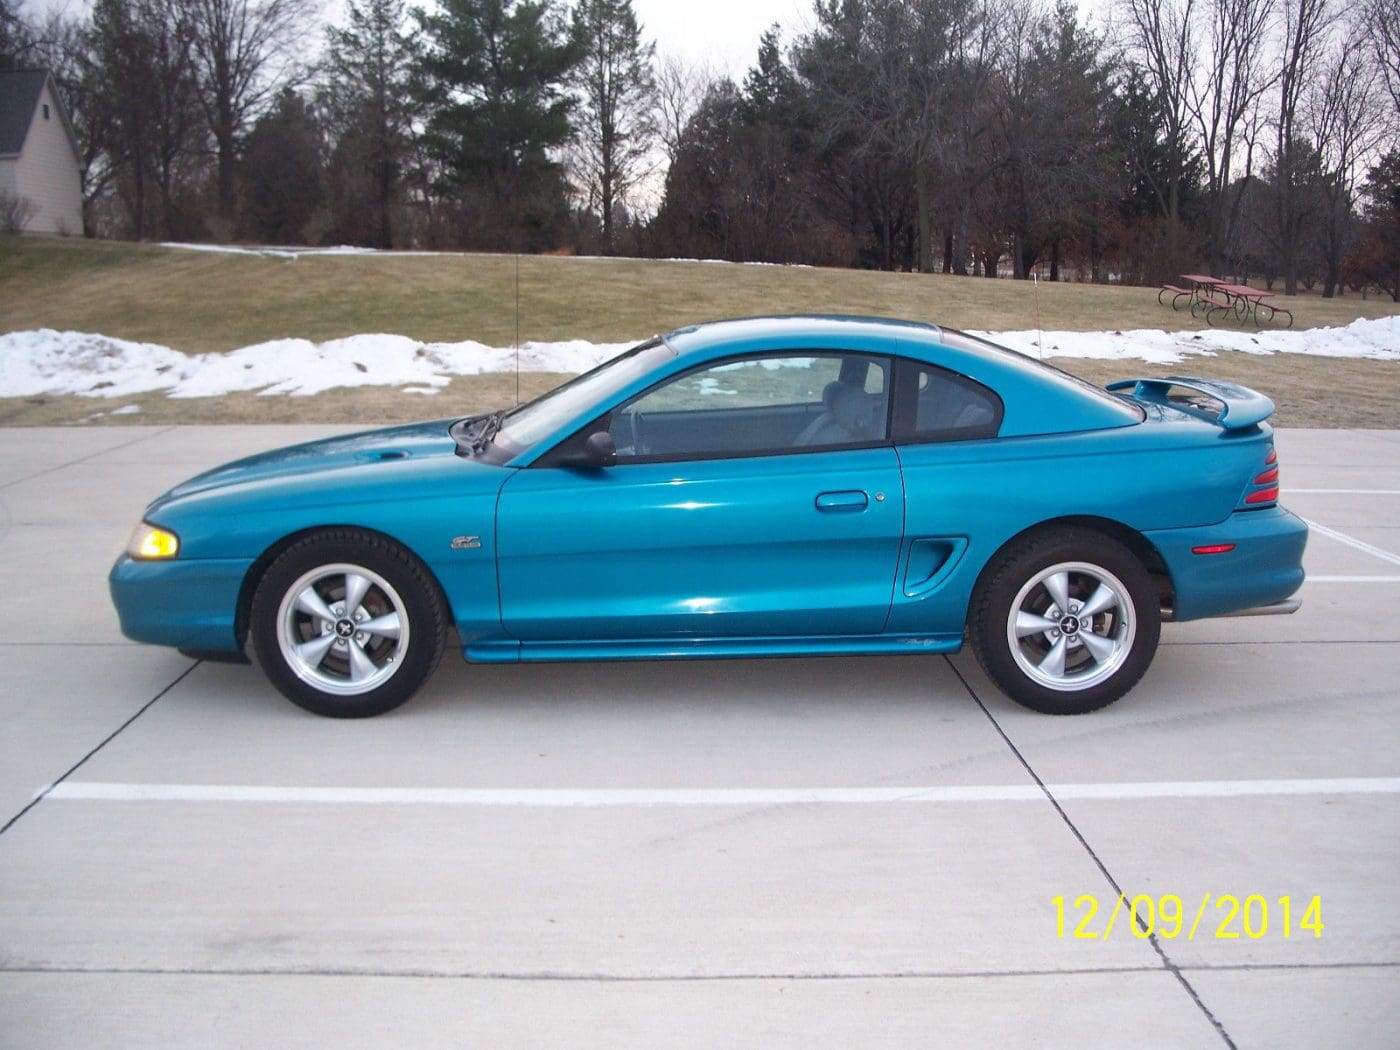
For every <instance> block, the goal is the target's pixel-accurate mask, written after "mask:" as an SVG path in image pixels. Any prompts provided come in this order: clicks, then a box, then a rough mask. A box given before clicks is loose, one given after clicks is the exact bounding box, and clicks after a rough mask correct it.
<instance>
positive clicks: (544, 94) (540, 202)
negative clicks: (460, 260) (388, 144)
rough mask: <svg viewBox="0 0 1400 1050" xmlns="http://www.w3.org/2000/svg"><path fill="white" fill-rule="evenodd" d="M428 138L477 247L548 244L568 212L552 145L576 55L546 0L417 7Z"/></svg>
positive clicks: (477, 0) (561, 129)
mask: <svg viewBox="0 0 1400 1050" xmlns="http://www.w3.org/2000/svg"><path fill="white" fill-rule="evenodd" d="M417 17H418V19H419V22H420V24H421V26H422V29H423V32H424V35H425V36H426V43H427V45H428V46H427V50H426V52H425V54H424V55H423V57H422V59H421V72H422V75H423V80H424V89H423V90H424V101H425V102H426V103H427V104H428V106H429V108H430V110H431V113H432V116H431V117H430V118H429V120H428V127H427V135H428V147H429V149H430V150H431V152H432V153H433V154H434V156H435V157H436V158H437V159H438V160H439V161H440V162H441V163H442V165H443V167H444V169H445V172H446V176H447V181H448V183H449V185H450V186H451V187H452V188H454V189H455V190H456V191H457V193H458V195H459V198H460V203H461V205H462V208H463V221H464V224H465V225H466V226H467V227H468V228H469V229H471V230H472V237H473V241H474V243H476V244H477V245H478V246H481V247H493V248H512V249H517V250H518V249H521V248H524V249H539V248H544V247H549V246H550V245H551V244H552V243H553V241H554V239H555V236H556V233H557V227H558V225H559V224H560V223H561V221H562V218H563V217H564V216H565V215H566V214H567V204H566V201H565V184H564V180H563V177H562V174H561V171H560V167H559V164H558V162H557V161H556V160H555V155H556V154H557V151H558V150H559V149H560V148H562V147H563V146H564V145H565V144H566V143H567V142H568V141H569V138H570V135H571V133H572V128H571V127H570V124H569V116H570V111H571V109H572V105H573V103H572V100H571V99H570V97H569V96H568V94H567V93H566V85H567V81H568V78H569V75H570V73H571V72H572V71H573V69H574V67H575V66H576V65H577V63H578V60H579V49H578V46H577V43H576V41H575V40H574V39H573V38H572V37H571V36H570V35H569V34H568V32H567V31H566V28H565V26H564V24H563V21H562V19H561V18H560V17H559V15H557V14H556V12H555V9H554V7H553V5H552V4H551V3H550V0H442V2H441V3H439V4H438V6H437V9H436V11H434V12H432V13H429V12H426V11H418V12H417Z"/></svg>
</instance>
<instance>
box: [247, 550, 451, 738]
mask: <svg viewBox="0 0 1400 1050" xmlns="http://www.w3.org/2000/svg"><path fill="white" fill-rule="evenodd" d="M445 634H446V626H445V616H444V613H443V607H442V600H441V599H440V598H439V597H438V592H437V588H436V586H435V585H434V583H433V581H432V580H431V578H430V577H429V576H428V572H427V570H426V569H425V568H424V567H423V565H422V563H420V562H419V561H418V559H417V558H415V557H414V556H413V555H412V554H410V553H409V552H408V551H406V550H404V549H403V548H402V547H400V546H398V545H397V544H395V543H392V542H391V541H389V540H387V539H385V538H384V537H382V536H378V535H375V534H374V533H368V532H361V531H359V530H352V529H338V530H334V531H327V532H322V533H316V534H314V535H312V536H308V537H307V538H305V539H302V540H300V541H298V542H297V543H295V544H293V545H292V546H291V547H289V548H288V549H287V550H286V551H284V552H283V553H282V554H281V555H280V556H279V557H278V558H277V559H276V560H275V561H274V562H273V563H272V564H271V566H269V567H268V569H267V571H266V572H265V573H264V574H263V577H262V579H261V580H260V581H259V582H258V587H257V590H256V591H255V592H254V594H253V605H252V612H251V616H250V617H249V636H250V639H251V641H252V643H253V652H254V653H255V655H256V656H257V659H258V663H259V664H260V665H261V666H262V669H263V671H264V673H265V674H266V675H267V677H268V679H269V680H270V681H271V682H272V684H273V685H275V686H276V687H277V688H278V690H279V691H281V693H282V694H283V695H284V696H286V697H287V698H288V699H289V700H291V701H292V703H294V704H297V705H298V706H299V707H303V708H305V709H306V710H308V711H312V712H314V713H316V714H318V715H328V716H331V717H333V718H365V717H368V716H371V715H377V714H382V713H383V712H385V711H389V710H392V709H393V708H395V707H398V706H399V705H400V704H402V703H403V702H404V701H405V700H407V699H408V698H409V697H410V696H412V695H413V694H414V692H416V691H417V690H418V687H419V686H421V685H422V684H423V682H424V681H425V680H426V679H427V677H428V675H430V674H431V673H432V671H433V669H434V668H435V667H436V666H437V663H438V660H439V659H440V658H441V656H442V649H443V644H444V638H445Z"/></svg>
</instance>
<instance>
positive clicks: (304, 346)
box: [0, 317, 1400, 398]
mask: <svg viewBox="0 0 1400 1050" xmlns="http://www.w3.org/2000/svg"><path fill="white" fill-rule="evenodd" d="M978 334H982V335H985V336H986V337H987V338H990V339H992V340H993V341H994V342H998V343H1001V344H1003V345H1004V346H1009V347H1011V348H1012V349H1014V350H1019V351H1020V352H1022V353H1024V354H1028V355H1030V356H1031V357H1039V356H1042V354H1043V356H1044V357H1046V358H1052V357H1060V358H1066V357H1069V358H1075V357H1078V358H1099V359H1130V358H1137V359H1140V360H1144V361H1147V362H1150V363H1152V364H1175V363H1177V362H1179V361H1182V360H1185V359H1186V358H1188V357H1191V356H1201V355H1211V354H1214V353H1216V352H1217V351H1220V350H1238V351H1242V352H1244V353H1250V354H1311V355H1316V356H1322V357H1354V358H1355V357H1361V358H1372V359H1376V360H1383V361H1396V362H1400V317H1388V318H1383V319H1380V320H1374V321H1366V320H1362V321H1354V322H1352V323H1351V324H1350V325H1347V326H1346V327H1345V328H1312V329H1308V330H1306V331H1299V332H1292V331H1275V330H1270V329H1265V330H1262V331H1258V332H1238V331H1221V330H1218V329H1212V330H1207V331H1204V332H1162V331H1154V330H1140V331H1128V332H1043V333H1039V332H1034V331H1031V332H1001V333H996V332H987V333H978ZM628 345H630V344H628V343H590V342H585V341H584V340H581V339H575V340H569V341H566V342H557V343H533V342H532V343H525V344H523V345H522V346H521V347H520V352H519V363H520V370H521V371H523V372H566V373H570V374H572V373H578V372H583V371H586V370H587V369H589V368H592V367H593V366H594V365H596V364H598V363H599V362H600V361H605V360H607V359H608V358H609V357H612V356H614V355H616V354H618V353H620V352H622V350H624V349H625V348H626V347H627V346H628ZM515 365H516V351H515V350H514V349H512V348H510V347H490V346H486V345H484V344H482V343H476V342H471V341H467V342H461V343H420V342H418V341H417V340H415V339H410V338H408V337H407V336H402V335H377V334H367V335H353V336H349V337H347V338H344V339H332V340H329V341H327V342H324V343H312V342H308V341H307V340H305V339H277V340H273V341H271V342H267V343H258V344H257V345H255V346H245V347H243V348H242V349H239V350H233V351H230V352H228V353H222V354H218V353H215V354H182V353H180V352H179V351H177V350H172V349H170V348H169V347H165V346H159V345H156V344H153V343H133V342H128V341H126V340H124V339H113V338H111V337H109V336H104V335H95V334H92V333H87V332H57V331H53V330H51V329H41V330H39V331H32V332H10V333H8V334H5V335H0V397H33V396H37V395H40V394H49V395H57V394H77V395H79V396H82V397H103V398H124V397H132V396H134V395H136V394H144V393H151V392H154V391H164V392H165V393H166V395H167V396H169V397H178V398H186V397H217V396H219V395H220V394H227V393H233V392H236V391H257V392H258V393H260V394H267V395H275V394H289V395H292V396H294V397H301V396H309V395H312V394H319V393H321V392H322V391H325V390H331V389H334V388H337V387H357V386H391V387H399V388H402V389H403V390H404V391H405V392H408V393H413V394H420V395H424V394H427V395H430V394H434V393H436V392H437V391H438V390H439V389H441V388H442V387H445V386H447V385H448V383H450V382H451V381H452V377H453V376H461V375H478V374H480V373H482V372H509V371H512V370H514V368H515Z"/></svg>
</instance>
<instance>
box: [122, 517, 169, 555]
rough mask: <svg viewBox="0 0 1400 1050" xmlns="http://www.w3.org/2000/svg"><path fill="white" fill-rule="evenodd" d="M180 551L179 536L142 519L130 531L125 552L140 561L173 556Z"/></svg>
mask: <svg viewBox="0 0 1400 1050" xmlns="http://www.w3.org/2000/svg"><path fill="white" fill-rule="evenodd" d="M179 552H180V537H179V536H176V535H175V533H173V532H171V531H170V530H168V529H162V528H160V527H159V526H156V525H152V524H151V523H150V522H146V521H143V522H142V523H141V524H140V525H137V526H136V528H135V529H134V530H133V531H132V533H131V542H129V543H128V544H127V545H126V553H128V554H130V555H131V556H132V557H133V558H136V559H138V560H140V561H159V560H161V559H162V558H173V557H175V555H176V554H178V553H179Z"/></svg>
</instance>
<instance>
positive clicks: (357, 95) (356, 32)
mask: <svg viewBox="0 0 1400 1050" xmlns="http://www.w3.org/2000/svg"><path fill="white" fill-rule="evenodd" d="M417 46H418V45H417V41H416V35H415V34H414V33H413V31H412V30H411V29H409V27H408V15H407V10H406V7H405V5H404V2H403V0H358V2H357V0H351V2H350V3H349V5H348V6H347V8H346V17H345V24H344V25H341V26H334V27H331V28H330V29H329V30H327V33H326V57H325V65H324V75H323V77H322V84H321V88H320V101H321V106H322V109H323V111H324V115H325V122H326V124H327V125H328V128H327V130H328V131H329V133H330V135H331V136H332V138H333V140H334V152H333V154H332V166H333V168H334V169H335V170H334V171H333V172H332V176H333V179H334V180H335V181H337V182H338V183H339V184H340V185H339V187H338V188H339V189H340V192H339V193H338V194H337V195H336V196H337V197H338V198H339V201H338V203H340V204H341V208H340V209H339V210H340V211H341V214H340V215H338V216H337V218H338V221H339V224H340V225H339V227H338V229H337V234H338V235H339V236H342V237H345V238H346V239H348V240H350V241H352V242H354V243H369V244H371V245H372V246H374V247H377V248H392V247H393V246H394V210H395V209H394V206H395V204H396V203H397V202H398V200H399V199H400V196H401V191H402V183H403V176H404V168H405V166H406V162H407V160H408V157H409V153H410V143H411V141H412V138H413V127H412V125H413V101H414V100H413V87H414V85H413V79H412V78H413V59H414V57H415V55H416V54H417Z"/></svg>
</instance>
